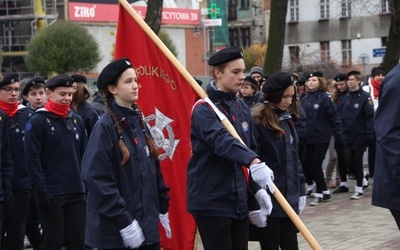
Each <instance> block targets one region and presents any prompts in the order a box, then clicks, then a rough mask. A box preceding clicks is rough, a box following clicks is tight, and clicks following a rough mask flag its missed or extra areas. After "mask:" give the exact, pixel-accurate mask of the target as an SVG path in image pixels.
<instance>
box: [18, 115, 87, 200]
mask: <svg viewBox="0 0 400 250" xmlns="http://www.w3.org/2000/svg"><path fill="white" fill-rule="evenodd" d="M86 143H87V137H86V131H85V125H84V124H83V120H82V118H81V117H80V116H79V115H77V114H75V113H74V112H72V111H71V110H70V111H69V113H68V115H67V117H66V118H61V117H60V116H57V115H55V114H54V113H51V112H48V111H47V110H46V109H45V108H41V109H38V110H37V111H36V112H35V113H34V114H33V115H32V117H31V119H29V121H28V123H27V124H26V127H25V152H26V161H27V168H28V171H29V174H30V176H31V179H32V184H33V187H34V189H35V190H36V191H37V193H43V192H49V193H50V194H51V195H53V196H57V195H65V194H73V193H85V185H84V183H83V178H82V174H81V162H82V156H83V153H84V151H85V147H86Z"/></svg>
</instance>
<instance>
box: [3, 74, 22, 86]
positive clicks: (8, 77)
mask: <svg viewBox="0 0 400 250" xmlns="http://www.w3.org/2000/svg"><path fill="white" fill-rule="evenodd" d="M14 82H19V76H18V73H16V72H9V73H4V74H3V80H2V81H1V82H0V87H3V86H6V85H9V84H11V83H14Z"/></svg>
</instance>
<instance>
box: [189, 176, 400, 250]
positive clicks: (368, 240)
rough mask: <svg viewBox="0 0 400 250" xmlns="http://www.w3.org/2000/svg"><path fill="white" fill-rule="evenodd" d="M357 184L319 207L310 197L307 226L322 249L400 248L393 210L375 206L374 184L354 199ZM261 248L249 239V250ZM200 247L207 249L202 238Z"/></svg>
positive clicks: (351, 183)
mask: <svg viewBox="0 0 400 250" xmlns="http://www.w3.org/2000/svg"><path fill="white" fill-rule="evenodd" d="M354 184H355V181H354V180H350V181H349V188H350V192H349V193H341V194H331V195H332V199H331V201H329V202H326V203H325V204H322V205H319V206H316V207H311V206H309V203H310V202H311V201H312V198H307V205H306V208H305V209H304V212H303V214H301V215H300V219H301V220H302V221H303V223H304V225H305V226H306V227H307V229H308V230H309V231H310V233H311V234H312V235H313V236H314V238H315V240H316V241H317V242H318V243H319V245H320V246H321V248H322V249H328V250H329V249H332V250H333V249H335V250H336V249H348V250H378V249H379V250H389V249H400V231H399V230H398V228H397V225H396V223H395V221H394V219H393V217H392V215H391V214H390V212H389V210H387V209H384V208H380V207H375V206H372V205H371V193H372V188H373V186H369V187H368V188H367V189H366V190H365V191H364V198H362V199H360V200H350V196H351V195H352V194H353V192H354ZM332 191H333V190H332V189H331V193H332ZM298 239H299V249H301V250H303V249H304V250H305V249H311V247H310V246H309V245H308V243H307V241H306V240H305V239H304V238H303V236H302V235H301V234H300V233H299V234H298ZM258 249H260V247H259V245H258V243H257V242H249V250H258ZM197 250H203V247H202V245H201V242H200V239H199V244H198V247H197Z"/></svg>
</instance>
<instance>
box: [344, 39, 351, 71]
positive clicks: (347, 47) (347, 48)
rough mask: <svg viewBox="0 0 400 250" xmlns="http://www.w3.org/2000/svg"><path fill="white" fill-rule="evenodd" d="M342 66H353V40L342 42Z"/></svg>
mask: <svg viewBox="0 0 400 250" xmlns="http://www.w3.org/2000/svg"><path fill="white" fill-rule="evenodd" d="M342 64H343V65H348V66H350V65H351V40H342Z"/></svg>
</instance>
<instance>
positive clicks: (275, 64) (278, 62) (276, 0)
mask: <svg viewBox="0 0 400 250" xmlns="http://www.w3.org/2000/svg"><path fill="white" fill-rule="evenodd" d="M287 7H288V0H271V16H270V24H269V34H268V49H267V53H266V55H265V61H264V72H265V73H266V74H272V73H274V72H277V71H280V70H281V68H282V58H283V48H284V45H285V27H286V13H287Z"/></svg>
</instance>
